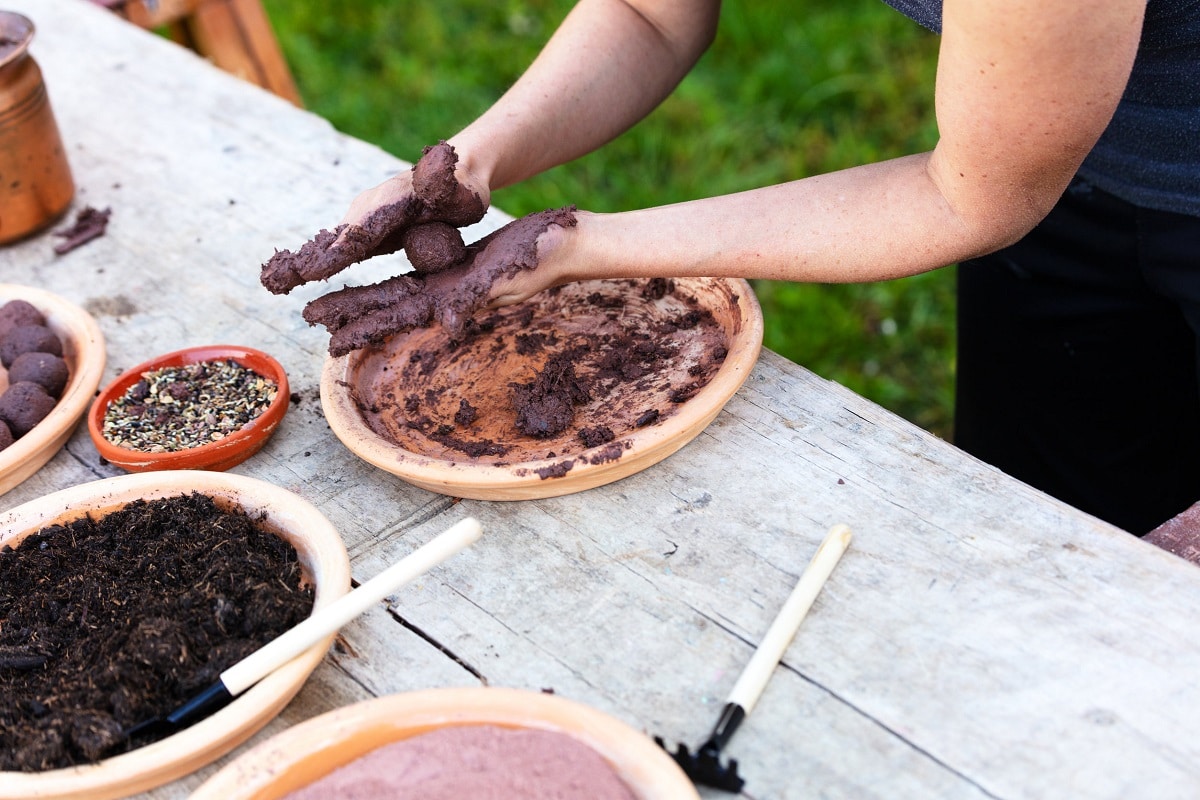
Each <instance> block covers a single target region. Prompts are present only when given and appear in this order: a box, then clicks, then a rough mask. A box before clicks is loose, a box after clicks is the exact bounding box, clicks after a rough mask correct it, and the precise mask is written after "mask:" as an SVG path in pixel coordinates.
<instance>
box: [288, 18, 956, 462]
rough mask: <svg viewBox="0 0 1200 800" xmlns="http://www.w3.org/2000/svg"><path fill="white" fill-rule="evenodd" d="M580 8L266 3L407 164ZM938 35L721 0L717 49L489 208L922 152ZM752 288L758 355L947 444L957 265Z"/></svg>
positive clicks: (714, 184)
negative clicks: (597, 140)
mask: <svg viewBox="0 0 1200 800" xmlns="http://www.w3.org/2000/svg"><path fill="white" fill-rule="evenodd" d="M572 5H573V2H572V0H533V1H532V2H520V1H518V0H499V1H498V2H496V1H495V0H440V2H420V3H418V2H396V1H395V0H356V1H355V2H348V3H338V4H325V3H301V2H296V0H265V2H264V6H265V7H266V9H267V13H268V14H269V15H270V17H271V21H272V24H273V26H274V27H275V31H276V34H277V35H278V37H279V41H280V44H281V46H282V48H283V50H284V54H285V55H286V57H287V59H288V62H289V64H290V65H291V67H292V70H293V73H294V75H295V78H296V82H297V84H298V86H299V89H300V92H301V94H302V96H303V98H304V102H305V105H306V106H307V108H308V109H309V110H311V111H313V112H315V113H317V114H320V115H321V116H323V117H325V118H327V119H328V120H330V122H332V123H333V124H334V125H335V126H336V127H337V128H338V129H339V130H341V131H344V132H346V133H348V134H351V135H353V136H356V137H358V138H361V139H364V140H366V141H369V142H373V143H375V144H377V145H379V146H380V147H382V148H384V149H386V150H387V151H389V152H391V153H393V154H394V155H396V156H398V157H400V158H403V159H405V160H408V161H414V160H416V158H418V157H419V155H420V152H421V148H422V147H424V146H425V145H428V144H433V143H435V142H437V141H438V140H439V139H444V138H447V137H449V136H451V135H453V134H454V133H455V132H457V131H458V130H459V129H460V128H462V127H464V126H465V125H466V124H467V123H468V122H470V121H471V120H472V119H473V118H474V117H476V116H477V115H478V114H479V113H481V112H482V111H483V110H484V109H485V108H486V107H487V106H488V105H490V104H491V103H492V102H493V101H494V100H495V99H496V98H497V97H499V96H500V95H501V94H502V93H503V92H504V90H505V89H506V88H507V87H508V86H509V85H510V84H511V83H512V82H513V81H514V80H516V78H517V77H518V76H519V75H520V74H521V72H522V71H523V70H524V69H525V67H526V66H527V65H528V64H529V63H530V61H532V59H533V57H534V56H535V55H536V54H537V51H538V50H539V48H540V47H541V45H542V44H543V43H544V42H545V40H546V39H547V38H548V37H549V36H550V34H551V33H552V32H553V30H554V28H555V27H556V26H557V24H558V23H559V21H560V20H561V19H562V18H563V17H564V16H565V15H566V13H567V11H568V10H569V9H570V8H571V6H572ZM936 47H937V40H936V37H934V36H933V35H932V34H930V33H929V32H927V31H925V30H923V29H922V28H920V27H919V26H917V25H916V24H915V23H913V22H911V21H909V20H908V19H906V18H905V17H903V16H901V15H900V14H898V13H897V12H895V11H893V10H892V9H891V8H889V7H888V6H886V5H884V4H883V3H882V2H879V0H842V1H840V2H839V0H810V1H809V2H805V3H753V4H751V3H739V2H726V3H725V4H724V6H723V9H722V13H721V27H720V30H719V32H718V35H717V41H716V43H715V44H714V45H713V47H712V48H711V49H710V50H709V51H708V53H706V54H705V56H704V57H703V58H702V60H701V61H700V63H699V64H698V65H697V67H696V69H695V70H693V72H692V73H691V74H690V75H689V76H688V77H687V78H686V79H685V80H684V82H683V84H682V85H681V86H680V87H679V89H678V90H677V91H676V92H675V93H674V94H673V95H672V96H671V97H670V98H668V100H667V101H666V102H665V103H664V104H663V105H662V106H661V107H660V108H659V109H658V110H656V111H655V112H654V113H653V114H652V115H651V116H649V117H648V118H647V119H646V120H644V121H643V122H641V123H640V124H638V125H637V126H636V127H635V128H633V129H632V130H630V131H629V132H628V133H627V134H625V135H624V136H622V137H620V138H619V139H617V140H616V141H614V142H612V143H610V144H609V145H607V146H606V147H604V148H602V149H601V150H599V151H597V152H595V153H593V154H591V155H589V156H587V157H585V158H582V159H580V160H578V161H576V162H574V163H571V164H568V165H564V166H562V167H559V168H557V169H555V170H552V171H550V172H548V173H546V174H544V175H541V176H538V177H537V178H534V179H531V180H529V181H527V182H525V183H523V184H521V185H519V186H514V187H511V188H508V189H504V190H501V191H498V192H496V193H495V194H494V196H493V202H494V204H495V205H496V206H497V207H498V208H500V209H502V210H504V211H506V212H508V213H510V214H514V215H522V214H526V213H529V212H532V211H539V210H541V209H544V208H549V207H552V206H559V205H565V204H568V203H574V204H576V205H578V206H579V207H580V208H586V209H589V210H594V211H617V210H621V209H629V208H639V207H645V206H651V205H662V204H664V203H674V202H679V201H683V200H689V199H694V198H698V197H707V196H711V195H715V194H723V193H727V192H736V191H741V190H744V189H749V188H753V187H756V186H762V185H766V184H771V183H778V182H781V181H787V180H794V179H797V178H802V177H804V176H807V175H812V174H816V173H821V172H828V171H831V170H836V169H842V168H844V167H848V166H853V165H855V164H860V163H864V162H868V161H877V160H880V159H884V158H889V157H892V156H897V155H903V154H906V153H912V152H917V151H920V150H927V149H929V148H930V147H932V146H933V143H934V142H935V141H936V135H937V134H936V126H935V124H934V119H933V78H934V67H935V55H936ZM361 188H363V189H365V188H367V187H365V186H364V187H361ZM863 235H864V236H869V235H871V232H870V231H869V230H865V231H863ZM755 291H756V293H757V295H758V298H759V301H760V302H761V303H762V306H763V312H764V316H765V319H766V341H765V344H766V346H767V347H769V348H771V349H772V350H775V351H776V352H778V353H780V354H782V355H784V356H786V357H787V358H790V359H792V360H793V361H796V362H797V363H800V364H803V365H804V366H805V367H807V368H809V369H811V370H812V371H813V372H816V373H817V374H819V375H821V376H823V377H826V378H829V379H831V380H834V381H837V382H838V383H841V384H843V385H845V386H847V387H849V388H851V389H853V390H854V391H856V392H858V393H860V394H862V395H864V396H866V397H869V398H871V399H872V400H874V401H875V402H877V403H879V404H880V405H882V406H884V407H886V408H889V409H891V410H892V411H895V412H896V413H898V414H900V415H901V416H904V417H905V418H907V419H909V420H911V421H913V422H914V423H916V424H918V425H920V426H922V427H924V428H926V429H927V430H930V431H932V432H934V433H936V434H938V435H939V436H942V437H944V438H946V439H949V438H950V431H951V420H952V415H953V396H954V390H953V382H954V273H953V268H950V269H943V270H938V271H936V272H933V273H929V274H926V275H921V276H917V277H914V278H906V279H903V280H897V281H888V282H885V283H874V284H861V285H848V286H833V285H811V284H790V283H778V282H771V281H756V282H755Z"/></svg>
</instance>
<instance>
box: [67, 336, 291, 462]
mask: <svg viewBox="0 0 1200 800" xmlns="http://www.w3.org/2000/svg"><path fill="white" fill-rule="evenodd" d="M230 359H231V360H233V361H236V362H237V363H238V364H241V365H242V366H243V367H246V368H248V369H250V370H253V371H254V372H257V373H258V374H259V375H262V376H263V377H264V378H270V379H271V380H273V381H274V382H275V384H276V385H277V386H278V387H279V388H278V391H277V392H276V394H275V399H274V400H273V401H271V404H270V405H269V406H267V408H266V410H264V411H263V412H262V413H261V414H259V415H258V416H257V417H255V418H254V419H253V420H251V421H250V422H248V423H247V424H246V425H244V426H243V427H242V428H241V429H240V430H237V431H234V432H233V433H231V434H229V435H228V436H225V437H224V438H222V439H218V440H217V441H215V442H212V443H211V444H205V445H200V446H199V447H190V448H188V449H186V450H176V451H174V452H169V453H148V452H144V451H141V450H134V449H132V448H128V447H119V446H117V445H114V444H113V443H112V442H110V441H109V440H108V439H106V438H105V436H104V433H103V431H104V415H105V414H106V413H107V411H108V407H109V405H110V404H112V403H113V402H114V401H115V400H118V399H120V398H121V397H123V396H124V395H125V392H127V391H128V390H129V387H131V386H133V385H134V384H135V383H137V382H138V381H140V380H141V379H142V375H143V374H145V373H147V372H153V371H155V370H160V369H165V368H167V367H179V366H184V365H186V364H198V363H200V362H202V361H225V360H230ZM288 392H289V389H288V379H287V373H286V372H284V370H283V366H282V365H280V363H279V362H278V361H276V360H275V359H274V358H272V357H271V356H269V355H267V354H266V353H264V352H262V351H260V350H254V349H252V348H249V347H238V346H236V345H207V346H203V347H188V348H185V349H183V350H176V351H174V352H171V353H166V354H165V355H161V356H159V357H157V358H154V359H151V360H150V361H146V362H143V363H141V364H138V365H137V366H136V367H131V368H130V369H127V370H125V371H124V372H123V373H121V374H120V375H119V376H118V377H117V379H116V380H114V381H113V382H112V383H110V384H109V385H108V386H107V387H105V389H104V391H103V392H101V393H100V396H99V397H97V398H96V401H95V402H94V403H92V408H91V411H89V412H88V433H90V434H91V436H92V442H93V443H94V444H95V445H96V449H97V450H98V451H99V452H100V455H101V457H103V458H104V459H105V460H106V461H109V462H111V463H113V464H116V465H117V466H118V467H121V468H122V469H125V470H128V471H129V472H146V471H149V470H164V469H206V470H214V471H223V470H227V469H229V468H230V467H234V466H236V465H238V464H240V463H242V462H243V461H245V460H246V459H247V458H249V457H250V456H252V455H254V454H255V453H257V452H258V451H259V450H261V449H262V446H263V445H264V444H266V443H267V439H269V438H271V434H273V433H274V432H275V428H277V427H278V426H279V423H280V421H282V420H283V415H284V414H286V413H287V409H288V402H289V401H288Z"/></svg>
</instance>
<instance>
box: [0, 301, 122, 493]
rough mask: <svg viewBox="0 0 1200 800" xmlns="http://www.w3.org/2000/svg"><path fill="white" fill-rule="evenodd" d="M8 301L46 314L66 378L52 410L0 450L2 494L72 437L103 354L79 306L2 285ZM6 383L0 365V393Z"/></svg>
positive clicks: (97, 334) (96, 331)
mask: <svg viewBox="0 0 1200 800" xmlns="http://www.w3.org/2000/svg"><path fill="white" fill-rule="evenodd" d="M10 300H25V301H27V302H28V303H30V304H32V305H33V306H34V307H35V308H37V309H38V310H39V311H41V312H42V314H44V315H45V317H46V324H47V325H49V326H50V329H51V330H53V331H54V332H55V333H56V334H57V335H58V338H59V340H61V341H62V345H63V359H64V360H65V361H66V362H67V369H68V370H70V377H69V378H68V381H67V385H66V388H64V389H63V393H62V397H60V398H59V400H58V404H57V405H55V406H54V410H53V411H51V412H50V414H49V415H48V416H47V417H46V418H45V419H44V420H42V421H41V422H40V423H38V424H37V426H36V427H34V429H33V430H31V431H30V432H29V433H27V434H25V435H24V436H22V437H21V438H20V439H17V441H15V442H13V444H12V445H11V446H9V447H7V448H5V449H4V450H0V494H4V493H5V492H7V491H9V490H10V489H12V488H13V487H15V486H17V485H18V484H20V483H21V482H22V481H24V480H25V479H26V478H28V477H29V476H30V475H32V474H33V473H35V472H37V471H38V470H39V469H41V468H42V466H43V465H44V464H45V463H46V462H47V461H49V460H50V459H51V458H53V457H54V455H55V453H57V452H58V451H59V450H61V449H62V446H63V445H64V444H66V443H67V439H69V438H71V433H72V432H73V431H74V430H75V426H76V425H77V424H78V423H79V418H80V417H82V416H83V413H84V412H85V411H87V407H88V404H89V403H91V402H92V397H93V396H94V395H95V393H96V387H97V386H99V385H100V377H101V375H103V374H104V358H105V353H104V336H103V334H101V333H100V326H99V325H97V324H96V320H95V319H93V318H92V316H91V315H90V314H88V313H87V312H86V311H84V310H83V309H82V308H80V307H79V306H77V305H75V304H74V303H71V302H69V301H68V300H65V299H63V298H61V297H59V296H58V295H56V294H53V293H51V292H47V291H45V290H43V289H35V288H32V287H29V286H16V285H13V284H0V305H3V304H4V303H7V302H9V301H10ZM7 388H8V375H7V373H6V372H5V370H4V368H3V367H0V392H3V391H4V390H5V389H7Z"/></svg>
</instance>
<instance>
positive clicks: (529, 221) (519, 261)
mask: <svg viewBox="0 0 1200 800" xmlns="http://www.w3.org/2000/svg"><path fill="white" fill-rule="evenodd" d="M574 225H575V207H574V206H568V207H566V208H560V209H551V210H548V211H541V212H538V213H536V214H530V215H528V216H525V217H521V218H520V219H517V220H514V221H513V222H510V223H509V224H508V225H505V226H504V227H503V228H500V229H499V230H497V231H495V232H493V233H491V234H489V235H488V236H485V237H484V238H482V239H480V240H479V241H477V242H475V243H473V244H471V245H469V246H467V247H466V257H465V259H464V260H463V261H462V262H461V263H460V264H458V265H456V266H454V267H452V268H450V269H447V270H443V271H441V272H437V273H432V274H428V275H417V276H408V275H401V276H398V277H395V278H389V279H388V280H386V281H383V282H381V283H377V284H374V285H371V286H359V287H353V288H347V289H342V290H341V291H337V292H331V293H330V294H327V295H325V296H323V297H319V298H317V299H316V300H313V301H312V302H311V303H309V304H308V306H306V307H305V309H304V319H305V320H307V321H308V323H309V324H310V325H324V326H325V327H326V328H327V329H328V330H329V332H330V334H331V337H330V340H329V353H330V355H333V356H341V355H345V354H346V353H349V352H350V351H352V350H357V349H359V348H362V347H366V346H368V345H372V344H380V343H381V342H383V341H384V340H385V339H387V337H389V336H391V335H392V334H395V333H400V332H402V331H407V330H412V329H413V328H421V327H428V326H430V325H432V324H434V323H435V322H440V323H441V324H442V326H443V327H445V328H446V329H447V331H449V333H450V336H451V337H453V338H458V337H460V336H461V335H462V333H463V331H464V330H465V329H466V326H467V323H468V322H469V321H470V320H471V318H472V317H473V316H474V315H475V313H476V312H478V311H479V310H481V309H483V308H487V307H489V306H491V305H494V304H496V301H497V299H498V298H499V297H500V293H501V292H503V293H504V297H503V299H502V302H515V301H516V300H519V299H524V297H528V296H529V295H531V294H533V293H535V291H537V290H538V289H540V288H546V287H549V286H551V285H553V284H554V283H555V276H553V275H550V274H548V273H547V274H546V275H545V276H544V279H543V280H540V281H539V280H537V279H536V278H534V280H532V281H525V282H524V284H525V285H526V286H527V288H526V289H525V290H523V291H522V292H520V293H519V294H516V295H514V294H512V293H511V291H512V290H511V286H512V284H513V279H514V277H516V276H518V275H519V274H522V273H531V275H530V277H534V275H533V274H532V273H534V271H535V270H536V269H537V267H538V264H539V262H540V259H541V257H542V255H544V253H542V252H540V247H543V246H545V245H546V244H547V242H548V238H547V236H546V235H547V233H548V232H553V231H556V230H559V229H565V228H571V227H574Z"/></svg>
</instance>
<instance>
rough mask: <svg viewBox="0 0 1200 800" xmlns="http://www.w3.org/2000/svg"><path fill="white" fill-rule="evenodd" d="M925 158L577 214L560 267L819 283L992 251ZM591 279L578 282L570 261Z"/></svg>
mask: <svg viewBox="0 0 1200 800" xmlns="http://www.w3.org/2000/svg"><path fill="white" fill-rule="evenodd" d="M928 163H929V154H921V155H915V156H907V157H904V158H899V159H894V160H891V161H885V162H882V163H879V164H871V165H867V166H861V167H854V168H852V169H847V170H842V171H840V172H833V173H829V174H826V175H819V176H815V177H811V178H805V179H803V180H798V181H792V182H789V183H783V184H778V185H775V186H768V187H764V188H761V189H752V190H750V191H745V192H739V193H737V194H729V195H722V196H719V197H712V198H706V199H703V200H694V201H689V202H686V203H677V204H674V205H668V206H659V207H656V208H648V209H642V210H637V211H627V212H621V213H615V214H587V213H581V214H580V215H579V224H578V227H577V229H576V230H575V231H573V232H571V233H570V234H568V235H567V236H565V237H564V238H563V245H564V247H563V249H562V250H561V251H557V252H556V253H555V256H554V261H555V265H556V269H557V271H558V272H559V273H560V281H559V282H561V281H568V280H575V279H579V278H585V277H610V278H618V277H626V278H628V277H650V276H663V277H683V276H710V277H745V278H767V279H779V280H791V281H812V282H823V283H844V282H861V281H873V280H882V279H887V278H895V277H901V276H905V275H913V274H916V273H919V272H925V271H928V270H931V269H936V268H938V267H941V266H945V265H946V264H950V263H954V262H956V261H958V260H961V259H963V258H967V257H970V256H973V255H977V254H978V253H980V252H984V251H986V250H987V249H990V248H991V247H992V243H991V242H984V241H982V240H980V239H979V238H978V235H977V234H976V232H975V231H973V230H972V229H971V228H968V227H967V226H964V225H963V224H962V223H961V221H960V220H959V218H958V217H957V215H956V214H955V213H954V212H953V210H952V209H951V208H950V206H949V205H948V203H947V202H946V200H945V198H944V197H943V196H942V194H941V192H940V191H939V189H938V188H937V186H936V184H935V183H934V181H933V180H932V179H931V178H930V175H929V173H928V170H927V166H928ZM575 264H578V265H581V266H582V269H583V270H584V271H585V272H584V274H575V273H574V272H573V271H572V267H573V265H575Z"/></svg>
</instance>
